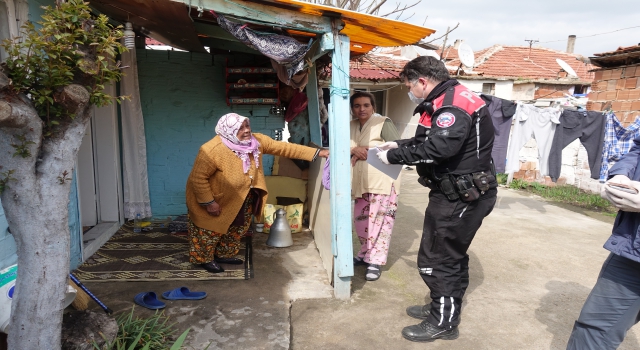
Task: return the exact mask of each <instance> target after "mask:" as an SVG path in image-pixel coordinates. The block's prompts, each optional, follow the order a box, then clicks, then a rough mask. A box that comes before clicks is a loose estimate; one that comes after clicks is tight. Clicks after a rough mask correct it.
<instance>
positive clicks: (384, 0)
mask: <svg viewBox="0 0 640 350" xmlns="http://www.w3.org/2000/svg"><path fill="white" fill-rule="evenodd" d="M385 2H387V0H382V1H380V2H379V3H378V4H377V5H376V7H374V8H373V9H372V10H371V11H367V12H368V13H370V14H373V13H375V12H376V11H378V9H380V6H382V5H384V3H385ZM374 3H375V2H372V3H371V4H372V5H373V4H374Z"/></svg>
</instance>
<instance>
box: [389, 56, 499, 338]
mask: <svg viewBox="0 0 640 350" xmlns="http://www.w3.org/2000/svg"><path fill="white" fill-rule="evenodd" d="M400 79H402V80H403V82H404V84H405V86H406V87H407V88H408V89H409V98H410V99H411V100H412V101H414V102H416V103H418V106H417V107H416V109H415V111H414V114H415V113H419V114H420V121H419V125H418V128H417V130H416V135H415V137H413V138H411V139H406V140H398V141H395V142H387V143H384V144H382V145H380V146H378V148H380V149H382V150H383V151H382V152H379V153H378V158H380V160H381V161H382V162H384V163H387V164H409V165H416V170H417V172H418V175H420V179H419V180H418V181H419V182H420V183H421V184H422V185H424V186H427V187H429V188H430V189H431V191H430V192H429V204H428V206H427V210H426V212H425V216H424V225H423V229H422V240H421V243H420V251H419V253H418V270H419V273H420V276H421V277H422V279H423V280H424V282H425V283H426V284H427V286H428V287H429V289H430V291H431V294H430V296H431V299H432V301H431V303H430V304H427V305H414V306H410V307H408V308H407V314H408V315H409V316H411V317H414V318H417V319H421V320H423V321H422V322H421V323H420V324H417V325H413V326H409V327H405V328H404V329H403V330H402V335H403V336H404V337H405V338H406V339H408V340H411V341H433V340H436V339H448V340H451V339H456V338H458V325H459V324H460V307H461V305H462V298H463V296H464V293H465V291H466V289H467V287H468V286H469V255H468V254H467V249H468V248H469V245H470V244H471V241H472V240H473V237H474V236H475V234H476V232H477V231H478V229H479V228H480V225H481V224H482V220H483V219H484V217H485V216H487V215H489V213H491V211H492V210H493V207H494V205H495V203H496V195H497V186H498V184H497V182H496V180H495V174H494V171H493V165H492V161H491V149H492V147H493V136H494V128H493V123H492V121H491V118H490V116H489V114H488V112H487V108H486V106H485V103H484V101H483V100H482V99H481V98H480V97H479V96H477V95H476V94H474V93H473V92H472V91H470V90H469V89H467V88H466V87H464V86H462V85H460V83H458V81H457V80H455V79H451V78H450V77H449V72H448V71H447V69H446V67H445V65H444V63H442V62H441V61H439V60H437V59H435V58H433V57H428V56H421V57H418V58H416V59H414V60H412V61H410V62H409V63H407V65H406V66H405V67H404V68H403V70H402V72H401V73H400Z"/></svg>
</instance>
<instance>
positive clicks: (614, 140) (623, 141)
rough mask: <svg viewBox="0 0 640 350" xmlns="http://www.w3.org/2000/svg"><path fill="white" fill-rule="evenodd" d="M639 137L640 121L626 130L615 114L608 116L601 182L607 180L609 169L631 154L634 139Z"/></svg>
mask: <svg viewBox="0 0 640 350" xmlns="http://www.w3.org/2000/svg"><path fill="white" fill-rule="evenodd" d="M637 137H640V119H636V120H635V121H634V122H633V124H631V125H629V126H628V127H626V128H625V127H624V126H623V125H622V123H621V122H620V121H619V120H618V118H617V117H616V115H615V114H614V113H609V114H607V115H606V124H605V132H604V145H603V148H602V166H601V168H600V182H605V181H606V180H607V176H608V174H609V168H611V166H613V164H615V163H616V162H617V161H618V160H620V158H622V156H623V155H625V154H627V153H629V149H630V148H631V146H633V139H635V138H637Z"/></svg>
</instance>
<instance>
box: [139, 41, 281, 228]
mask: <svg viewBox="0 0 640 350" xmlns="http://www.w3.org/2000/svg"><path fill="white" fill-rule="evenodd" d="M137 57H138V77H139V81H140V98H141V103H142V113H143V115H144V124H145V136H146V139H147V164H148V168H147V169H148V173H149V196H150V198H151V210H152V211H153V214H154V216H156V217H165V216H173V215H180V214H184V213H186V212H187V207H186V204H185V185H186V181H187V178H188V176H189V172H190V171H191V167H192V166H193V161H194V159H195V157H196V155H197V153H198V149H199V148H200V146H201V145H202V144H204V143H205V142H207V141H209V140H210V139H211V138H212V137H214V136H215V132H214V129H215V126H216V123H217V122H218V119H219V118H220V116H222V115H224V114H226V113H230V112H234V113H238V114H241V115H244V116H247V117H249V118H250V120H251V125H252V129H253V131H254V132H258V133H264V134H266V135H269V136H271V137H274V136H275V131H276V130H277V129H283V128H284V118H283V117H275V116H269V108H270V106H231V107H230V106H227V104H226V103H225V85H224V83H225V75H224V67H225V61H224V57H222V56H219V55H217V56H215V57H214V59H213V60H212V57H211V55H208V54H197V53H189V52H175V51H154V50H138V51H137ZM251 58H252V56H251V55H246V56H245V57H239V56H234V59H235V60H247V61H250V60H251ZM263 163H264V169H265V175H270V174H271V169H272V168H273V157H272V156H270V155H265V156H264V157H263Z"/></svg>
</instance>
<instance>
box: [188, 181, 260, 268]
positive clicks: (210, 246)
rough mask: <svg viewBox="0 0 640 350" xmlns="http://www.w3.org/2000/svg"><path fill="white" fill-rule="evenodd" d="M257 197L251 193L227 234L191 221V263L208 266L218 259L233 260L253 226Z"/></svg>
mask: <svg viewBox="0 0 640 350" xmlns="http://www.w3.org/2000/svg"><path fill="white" fill-rule="evenodd" d="M254 200H255V196H254V195H252V193H249V195H248V196H247V198H246V199H245V201H244V204H242V209H240V212H239V213H238V217H237V218H236V220H235V221H234V222H233V223H232V224H231V226H229V231H227V232H225V233H219V232H214V231H210V230H206V229H203V228H201V227H198V226H196V225H195V224H194V223H193V221H191V219H189V245H190V247H189V262H191V263H192V264H206V263H208V262H211V261H213V260H214V257H218V258H233V257H235V256H236V255H237V254H238V251H239V250H240V240H241V239H242V237H243V236H244V235H245V234H246V233H247V231H248V230H249V227H250V226H251V217H252V215H253V207H254Z"/></svg>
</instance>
